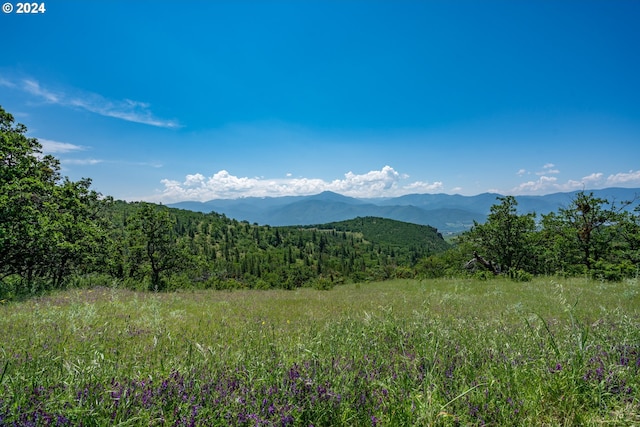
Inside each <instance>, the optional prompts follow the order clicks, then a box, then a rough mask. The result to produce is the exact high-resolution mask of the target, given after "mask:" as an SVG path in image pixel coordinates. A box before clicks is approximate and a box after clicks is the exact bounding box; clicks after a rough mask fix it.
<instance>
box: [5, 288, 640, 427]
mask: <svg viewBox="0 0 640 427" xmlns="http://www.w3.org/2000/svg"><path fill="white" fill-rule="evenodd" d="M639 396H640V284H639V283H638V280H637V279H633V280H626V281H622V282H616V283H609V282H597V281H590V280H586V279H559V278H537V279H534V280H533V281H530V282H513V281H509V280H506V279H500V278H497V279H490V280H486V281H481V280H477V279H447V280H444V279H442V280H423V281H417V280H395V281H387V282H380V283H366V284H365V283H363V284H349V285H342V286H338V287H335V288H334V289H332V290H329V291H319V290H314V289H310V288H300V289H297V290H294V291H285V290H269V291H258V290H236V291H232V292H230V291H193V292H189V291H185V292H176V293H144V292H133V291H129V290H123V289H117V288H95V289H72V290H67V291H61V292H56V293H53V294H49V295H47V296H43V297H39V298H35V299H31V300H28V301H23V302H4V303H3V304H1V305H0V425H2V426H12V425H16V426H24V425H35V426H65V425H73V426H75V425H84V426H112V425H121V426H138V425H143V426H148V425H153V426H156V425H158V426H161V425H164V426H196V425H207V426H210V425H212V426H215V425H220V426H226V425H237V426H287V425H291V426H311V425H313V426H374V425H391V426H395V425H397V426H405V425H424V426H431V425H434V426H440V425H441V426H454V425H493V426H496V425H548V426H555V425H558V426H560V425H567V426H569V425H571V426H573V425H638V424H639V423H640V397H639Z"/></svg>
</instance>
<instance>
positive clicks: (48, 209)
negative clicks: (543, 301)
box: [0, 107, 640, 299]
mask: <svg viewBox="0 0 640 427" xmlns="http://www.w3.org/2000/svg"><path fill="white" fill-rule="evenodd" d="M26 133H27V128H26V127H25V126H24V125H22V124H15V122H14V118H13V116H12V115H11V114H9V113H8V112H6V111H5V110H4V109H2V107H0V184H1V186H0V262H1V264H0V299H6V298H12V297H15V296H20V295H28V294H33V293H38V292H42V291H44V290H49V289H57V288H62V287H65V286H69V285H78V286H95V285H109V286H110V285H113V284H116V285H119V286H126V287H130V288H134V289H149V290H158V291H161V290H172V289H178V288H194V287H195V288H216V289H225V288H239V287H250V288H263V289H266V288H288V289H293V288H296V287H300V286H315V287H317V288H320V289H327V288H331V287H332V286H334V285H335V284H339V283H343V282H345V281H352V282H353V281H355V282H358V281H366V280H384V279H390V278H398V277H402V278H413V277H443V276H458V275H462V274H475V275H481V276H482V275H492V274H507V275H509V276H511V277H514V278H519V279H526V278H527V277H530V276H531V275H536V274H564V275H585V274H586V275H590V276H592V277H598V278H604V279H608V280H619V279H621V278H624V277H629V276H634V275H637V273H638V263H639V261H640V215H639V210H638V207H635V209H633V201H631V202H621V203H619V204H615V203H609V201H607V200H603V199H598V198H595V197H593V195H592V194H587V193H584V192H582V193H579V194H578V195H577V196H576V198H575V199H574V200H573V201H572V203H571V205H570V206H568V207H567V208H564V209H560V210H559V211H558V212H554V213H550V214H547V215H543V216H542V217H540V218H538V217H537V215H536V214H534V213H527V214H519V213H518V212H517V202H516V200H515V198H513V197H510V196H507V197H500V198H499V199H498V200H497V202H498V203H497V204H496V205H494V206H493V207H492V208H491V212H490V214H489V216H488V219H487V221H486V222H485V223H483V224H479V223H475V224H474V226H473V227H472V228H471V230H469V231H468V232H466V233H463V234H462V235H461V236H459V237H458V238H457V239H456V241H454V242H453V245H449V244H447V243H445V242H444V240H443V239H442V236H441V235H439V234H438V233H437V230H435V229H433V228H432V227H428V226H418V225H415V224H406V223H400V222H397V221H392V220H385V219H382V218H357V219H354V220H350V221H343V222H339V223H332V224H325V225H322V226H307V227H270V226H260V225H257V224H249V223H248V222H246V221H237V220H234V219H230V218H227V217H226V216H225V215H220V214H217V213H209V214H204V213H198V212H190V211H183V210H178V209H170V208H167V207H165V206H161V205H155V204H150V203H143V202H136V203H126V202H122V201H115V200H113V198H111V197H108V196H103V195H101V194H99V193H98V192H96V191H94V190H92V189H91V180H90V179H88V178H84V179H81V180H79V181H75V182H74V181H71V180H69V179H68V178H66V177H62V176H61V174H60V163H59V161H58V160H57V159H56V158H54V157H53V156H50V155H44V154H43V153H42V146H41V144H40V143H39V142H38V140H37V139H35V138H29V137H27V136H26ZM478 260H482V261H484V262H478Z"/></svg>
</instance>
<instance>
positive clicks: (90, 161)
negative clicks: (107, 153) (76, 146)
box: [63, 159, 103, 165]
mask: <svg viewBox="0 0 640 427" xmlns="http://www.w3.org/2000/svg"><path fill="white" fill-rule="evenodd" d="M63 163H64V164H65V165H97V164H98V163H103V160H99V159H65V160H64V161H63Z"/></svg>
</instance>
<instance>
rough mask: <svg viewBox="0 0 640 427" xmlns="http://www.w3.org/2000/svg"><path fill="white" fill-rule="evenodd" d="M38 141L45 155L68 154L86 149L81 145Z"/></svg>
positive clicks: (40, 139) (46, 140)
mask: <svg viewBox="0 0 640 427" xmlns="http://www.w3.org/2000/svg"><path fill="white" fill-rule="evenodd" d="M38 141H39V142H40V144H42V151H43V152H44V153H47V154H58V153H69V152H72V151H83V150H85V149H86V147H83V146H81V145H75V144H70V143H68V142H58V141H52V140H50V139H44V138H38Z"/></svg>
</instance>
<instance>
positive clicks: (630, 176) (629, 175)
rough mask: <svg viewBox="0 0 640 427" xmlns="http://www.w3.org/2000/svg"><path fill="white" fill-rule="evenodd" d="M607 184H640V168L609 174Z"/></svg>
mask: <svg viewBox="0 0 640 427" xmlns="http://www.w3.org/2000/svg"><path fill="white" fill-rule="evenodd" d="M607 185H613V186H615V185H640V170H638V171H633V170H630V171H629V172H622V173H617V174H615V175H609V176H608V177H607Z"/></svg>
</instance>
